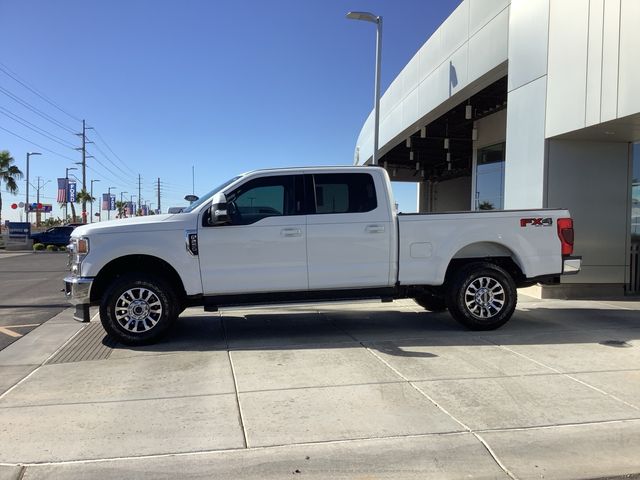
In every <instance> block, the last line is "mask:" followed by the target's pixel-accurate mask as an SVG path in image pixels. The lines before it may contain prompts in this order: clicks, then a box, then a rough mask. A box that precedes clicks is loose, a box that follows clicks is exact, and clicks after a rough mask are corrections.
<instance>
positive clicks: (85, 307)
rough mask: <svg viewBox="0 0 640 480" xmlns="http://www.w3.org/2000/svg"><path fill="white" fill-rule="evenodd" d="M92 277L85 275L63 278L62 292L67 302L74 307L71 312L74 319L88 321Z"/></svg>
mask: <svg viewBox="0 0 640 480" xmlns="http://www.w3.org/2000/svg"><path fill="white" fill-rule="evenodd" d="M92 283H93V278H87V277H74V276H70V277H65V279H64V294H65V297H67V300H68V301H69V303H71V304H72V305H74V306H75V307H76V309H75V312H74V314H73V318H74V320H77V321H79V322H88V321H89V320H91V319H90V315H89V302H90V293H91V284H92Z"/></svg>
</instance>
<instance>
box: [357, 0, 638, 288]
mask: <svg viewBox="0 0 640 480" xmlns="http://www.w3.org/2000/svg"><path fill="white" fill-rule="evenodd" d="M416 47H418V46H416ZM639 91H640V0H511V1H508V0H464V1H462V2H461V4H460V5H459V6H458V8H457V9H456V10H455V11H454V12H453V13H452V14H451V15H450V16H449V18H447V19H446V20H445V22H444V23H443V24H442V25H441V26H440V27H439V28H438V29H437V31H436V32H435V33H434V34H433V35H432V36H431V37H430V38H429V39H427V41H426V42H425V43H424V45H422V46H421V47H420V49H419V50H418V52H417V53H416V54H415V56H414V57H413V58H412V59H411V61H409V63H408V64H407V65H406V66H405V67H404V68H403V70H402V71H401V72H400V74H399V75H398V76H397V77H396V78H395V79H394V80H393V82H392V83H391V85H390V86H389V88H388V89H387V91H386V92H385V93H384V95H383V96H382V98H381V101H380V133H379V135H380V141H379V143H380V147H379V154H378V163H379V165H380V166H384V168H385V169H386V170H387V171H388V172H389V175H390V176H391V179H392V181H398V182H414V183H417V185H418V188H417V192H418V193H417V196H418V199H417V204H418V210H419V211H420V212H447V211H468V210H487V209H537V208H568V209H569V210H570V211H571V214H572V216H573V218H574V221H575V232H576V245H575V254H576V255H582V257H583V266H582V271H581V272H580V274H578V275H576V276H571V277H566V278H564V277H563V278H562V279H561V283H560V284H558V285H553V286H549V287H533V288H534V290H533V291H532V293H535V294H539V295H541V296H543V297H559V298H563V297H571V298H576V297H602V296H610V295H622V294H625V293H626V294H633V293H638V292H639V291H640V273H638V270H639V268H638V267H639V265H640V263H639V262H638V258H637V257H638V256H639V255H640V225H636V223H637V222H638V218H637V217H639V216H640V188H636V183H637V182H639V181H640V180H639V179H640V145H637V146H636V144H635V143H634V142H638V141H640V94H639ZM373 132H374V115H373V112H372V113H371V115H369V118H368V119H367V121H366V122H365V124H364V125H363V127H362V130H361V132H360V135H359V137H358V140H357V144H356V148H355V163H356V164H360V165H364V164H370V163H371V162H372V153H373ZM636 190H637V191H636ZM636 203H637V205H638V208H636ZM636 210H637V211H636ZM636 229H637V230H638V231H637V232H636ZM636 233H637V234H638V235H637V236H636Z"/></svg>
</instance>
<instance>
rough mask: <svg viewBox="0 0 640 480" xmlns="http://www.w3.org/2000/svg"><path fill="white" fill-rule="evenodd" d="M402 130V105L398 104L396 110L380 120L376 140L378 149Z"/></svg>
mask: <svg viewBox="0 0 640 480" xmlns="http://www.w3.org/2000/svg"><path fill="white" fill-rule="evenodd" d="M402 128H403V125H402V104H398V105H397V106H396V108H394V109H393V110H391V112H390V113H389V114H388V115H387V116H386V117H385V118H384V120H382V119H380V138H379V139H378V141H379V145H378V148H379V147H380V146H382V145H384V144H385V143H387V142H388V141H389V140H391V139H392V138H393V137H394V136H395V135H396V134H397V133H398V132H399V131H400V130H401V129H402Z"/></svg>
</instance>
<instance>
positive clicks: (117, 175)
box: [93, 156, 131, 183]
mask: <svg viewBox="0 0 640 480" xmlns="http://www.w3.org/2000/svg"><path fill="white" fill-rule="evenodd" d="M93 158H94V160H95V161H96V162H98V164H100V166H102V168H104V169H105V170H107V171H108V172H109V173H111V175H113V176H114V177H118V178H120V181H121V182H125V183H126V182H129V181H131V180H130V179H129V178H127V177H126V175H121V174H120V173H116V172H114V171H113V170H111V169H110V168H109V167H107V166H106V165H105V164H104V163H102V162H101V161H100V160H99V159H98V158H97V157H95V156H94V157H93ZM123 173H124V172H123Z"/></svg>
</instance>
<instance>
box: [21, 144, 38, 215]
mask: <svg viewBox="0 0 640 480" xmlns="http://www.w3.org/2000/svg"><path fill="white" fill-rule="evenodd" d="M31 155H42V154H41V153H40V152H27V198H26V203H25V206H24V208H25V210H26V218H27V223H29V213H30V212H29V157H30V156H31Z"/></svg>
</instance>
